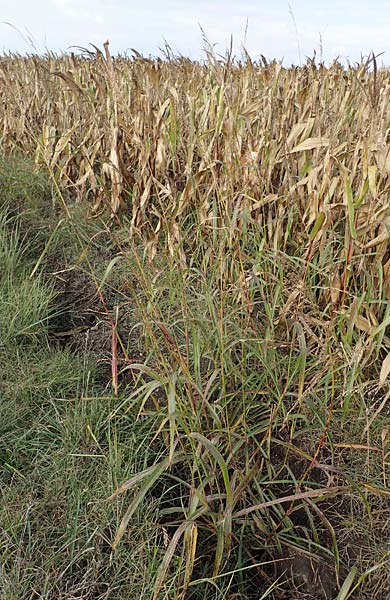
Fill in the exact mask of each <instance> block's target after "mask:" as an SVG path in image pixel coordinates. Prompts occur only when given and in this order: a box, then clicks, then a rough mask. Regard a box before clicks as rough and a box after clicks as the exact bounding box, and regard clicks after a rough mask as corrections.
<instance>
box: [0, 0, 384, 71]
mask: <svg viewBox="0 0 390 600" xmlns="http://www.w3.org/2000/svg"><path fill="white" fill-rule="evenodd" d="M290 2H291V4H292V14H293V17H294V20H295V23H296V28H297V30H296V28H295V25H294V21H293V17H292V15H291V13H290V11H289V4H288V0H273V1H272V2H270V1H269V0H242V1H241V2H237V0H185V1H182V0H181V1H179V0H165V1H164V3H162V2H161V0H159V1H157V0H143V2H141V3H140V2H139V1H138V0H35V1H34V2H31V0H17V1H16V0H0V21H9V22H11V23H13V24H14V25H15V26H16V27H18V28H19V29H20V30H21V31H22V32H23V31H25V30H26V28H27V29H28V30H29V31H31V33H32V35H33V37H34V39H35V40H36V42H37V46H38V48H40V49H42V50H44V49H45V46H47V47H48V48H49V49H52V50H55V51H58V50H59V49H66V48H68V47H69V46H71V45H80V46H87V45H88V43H89V42H92V43H94V44H96V45H102V44H103V43H104V41H105V40H106V39H107V38H108V39H109V40H110V42H111V49H112V51H113V52H124V51H126V49H127V48H129V47H134V48H137V49H138V50H139V51H141V52H143V53H144V54H158V53H159V47H161V46H162V45H163V43H164V40H165V39H166V40H167V41H168V42H169V43H170V45H171V46H172V47H173V48H174V49H176V50H178V51H179V52H181V53H183V54H189V55H190V56H191V57H192V58H197V57H200V56H202V46H203V38H202V33H201V30H200V27H199V24H200V25H201V26H202V28H203V29H204V31H205V33H206V35H207V36H208V38H209V40H210V42H211V43H216V44H217V51H218V52H220V53H223V52H224V51H225V49H226V48H227V47H228V46H229V44H230V36H231V35H233V38H234V47H235V51H236V53H239V52H240V51H241V47H242V43H243V42H244V39H245V30H246V20H247V18H248V31H247V36H246V47H247V49H248V50H249V52H250V53H251V54H253V55H254V56H255V57H258V56H259V54H260V53H262V54H264V55H266V56H267V57H269V58H273V57H276V58H279V59H280V58H282V57H284V58H285V64H290V63H291V62H295V63H297V62H298V60H299V51H298V45H299V47H300V52H301V56H302V59H303V60H304V59H305V56H312V55H313V51H314V50H315V49H317V51H318V50H319V47H320V36H321V37H322V46H323V50H324V58H325V59H326V60H330V59H332V58H333V57H334V55H336V54H340V53H342V54H345V55H347V56H348V57H349V58H350V59H351V60H358V59H359V57H360V54H361V52H363V53H368V52H369V51H370V50H371V49H373V50H374V51H376V52H380V51H382V50H390V40H389V37H388V31H389V29H390V14H389V15H388V11H386V7H388V2H385V1H384V0H382V1H381V0H377V2H376V4H375V5H376V7H377V10H376V11H374V10H373V7H372V3H371V5H370V4H367V3H366V2H363V0H345V1H344V2H341V1H339V0H328V3H327V5H326V7H325V5H324V4H323V3H321V4H320V3H317V2H315V1H314V2H313V1H309V0H290ZM0 31H1V40H2V41H1V44H2V46H3V48H4V49H11V50H18V51H22V52H23V51H26V50H30V51H31V47H30V48H29V47H28V43H26V42H25V41H23V39H22V38H21V36H20V35H18V34H17V33H16V32H15V31H14V30H12V29H10V28H9V27H8V28H7V27H6V26H4V25H3V26H2V28H1V29H0Z"/></svg>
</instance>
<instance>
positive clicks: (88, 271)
mask: <svg viewBox="0 0 390 600" xmlns="http://www.w3.org/2000/svg"><path fill="white" fill-rule="evenodd" d="M26 173H28V175H26ZM1 181H5V185H4V186H2V187H1V190H2V191H1V198H0V204H1V205H2V210H1V216H0V258H1V260H2V264H3V265H4V268H3V269H2V271H1V276H0V309H1V310H0V334H1V347H0V359H1V360H0V364H1V380H0V391H1V397H2V402H1V405H0V461H1V462H0V465H1V471H0V477H1V484H2V485H1V494H2V498H1V507H0V523H1V528H0V548H1V550H0V552H1V557H0V565H1V567H0V589H1V590H2V593H3V596H4V598H5V599H6V600H8V599H12V600H13V599H15V600H16V599H18V600H19V599H22V600H24V599H26V600H27V599H30V598H45V599H46V598H47V599H49V598H50V599H52V598H53V599H61V598H63V599H64V600H65V599H68V598H88V599H89V598H93V599H94V600H95V599H103V598H107V599H110V600H111V599H118V600H119V599H120V598H129V599H130V598H141V597H142V598H149V599H150V600H152V599H153V598H155V599H156V600H157V599H158V600H161V599H166V600H168V599H169V600H171V599H178V600H179V599H181V598H186V599H187V598H188V599H190V600H195V599H196V600H198V599H203V600H205V599H206V598H207V599H210V598H213V599H215V600H222V599H225V598H226V599H228V598H229V599H230V598H235V599H239V598H241V599H242V600H243V599H256V600H259V599H260V598H269V599H275V600H279V599H280V598H291V597H294V598H296V599H298V598H310V597H316V598H332V599H333V598H337V600H346V599H347V598H351V599H359V600H363V599H368V598H377V599H378V600H380V599H381V598H385V597H386V596H385V595H384V594H386V590H387V589H388V585H389V580H388V576H387V573H388V561H389V551H390V548H389V542H388V540H389V535H388V533H389V496H388V489H387V480H386V479H385V480H384V478H385V477H386V476H387V477H388V457H387V458H386V455H385V452H386V449H388V445H386V444H388V439H387V438H386V435H385V434H384V432H385V431H386V428H387V427H388V411H387V412H386V410H387V409H386V401H385V400H384V398H385V394H386V393H387V392H388V384H387V383H385V385H384V386H383V387H380V386H378V380H379V371H380V365H381V362H382V360H383V358H384V357H382V355H383V352H384V346H383V344H382V343H381V341H380V340H379V339H378V338H375V339H374V340H371V339H369V336H368V335H364V334H362V332H361V331H360V330H359V329H358V328H357V327H355V325H354V324H353V322H352V324H351V319H352V318H351V311H352V310H353V306H354V305H353V302H352V300H353V299H351V304H352V308H351V306H350V304H348V309H347V310H346V311H344V312H343V311H339V312H338V313H337V312H336V313H335V312H334V311H333V312H332V308H331V306H330V304H329V305H324V304H321V303H320V302H319V300H318V298H319V297H320V296H321V294H320V289H321V288H322V286H323V278H324V277H325V275H324V272H325V271H326V269H327V268H328V267H327V265H328V262H327V257H328V256H331V255H332V254H331V249H330V248H324V249H323V252H322V253H321V254H320V256H319V258H318V259H317V258H316V259H313V260H312V261H311V262H309V263H308V264H307V265H306V263H305V260H304V256H303V252H302V249H301V248H300V247H299V245H297V244H296V243H295V242H294V239H293V232H291V231H289V232H288V233H287V234H286V236H287V237H286V239H285V240H284V243H283V244H281V246H280V247H273V248H270V247H267V245H266V244H265V243H264V236H263V235H262V231H261V229H257V230H256V229H255V228H250V227H248V228H247V229H245V228H244V229H243V230H242V231H241V233H240V234H238V233H237V235H236V236H235V237H233V238H232V237H231V235H230V233H229V231H230V230H229V228H228V227H226V228H223V227H221V228H220V229H219V230H218V231H217V232H214V233H213V236H214V237H213V238H212V239H210V236H209V233H208V231H207V230H202V229H201V228H200V227H199V224H198V223H197V215H196V214H194V215H189V218H188V224H187V225H188V227H187V231H186V243H187V244H188V247H189V248H192V253H189V256H190V259H189V260H188V264H187V266H186V268H183V266H182V268H179V264H180V260H179V257H177V256H175V255H174V253H173V256H172V255H170V254H168V253H167V252H166V251H164V250H163V249H161V252H158V253H157V256H156V259H155V261H154V262H153V264H149V263H148V262H147V260H146V259H145V258H144V252H143V248H142V247H138V246H136V245H135V243H134V242H133V241H132V240H129V239H128V226H127V224H126V221H125V220H124V221H123V222H122V223H120V224H119V223H117V224H115V225H114V224H112V223H111V224H110V226H108V225H107V223H109V221H108V219H107V222H106V223H105V222H104V221H103V217H102V218H101V219H100V220H99V219H89V218H88V215H87V214H86V213H85V211H84V209H82V208H81V207H80V205H72V203H71V202H69V201H67V202H68V205H67V206H68V215H64V214H63V213H62V212H61V211H60V206H61V202H62V201H64V202H65V199H62V201H61V202H60V200H61V199H59V198H58V197H56V196H53V193H52V191H51V189H50V186H49V184H48V182H47V179H46V178H45V176H44V175H42V173H37V174H34V172H33V171H32V169H31V166H30V165H29V164H28V162H26V161H24V162H23V161H22V160H21V159H19V160H18V161H16V162H10V161H8V162H4V163H3V164H2V165H1V168H0V183H1ZM27 181H28V182H29V184H28V185H27V183H25V182H27ZM7 182H9V183H7ZM30 196H31V197H30ZM48 207H50V209H49V208H48ZM40 215H42V218H44V223H45V227H42V226H36V223H38V222H39V223H42V220H40V219H39V216H40ZM59 267H60V268H59ZM99 284H100V286H99ZM66 290H68V296H69V297H67V300H66V299H64V297H66V293H65V292H66ZM69 290H70V291H69ZM72 290H73V291H72ZM359 302H360V304H362V303H363V300H362V298H358V299H357V300H355V304H356V303H359ZM365 302H368V303H369V302H381V303H383V312H384V314H385V311H386V303H385V301H384V300H382V298H381V296H380V294H379V293H374V291H373V290H370V289H368V290H366V291H365ZM113 323H116V333H117V338H118V341H117V354H118V370H119V374H118V385H119V393H118V395H117V396H115V395H114V394H113V391H112V386H111V366H112V360H113V359H112V345H111V344H112V325H113ZM65 330H66V331H65ZM76 330H77V332H76ZM79 330H80V332H79ZM64 331H65V332H66V333H67V334H68V333H69V332H70V334H71V335H70V337H69V338H68V337H61V335H60V334H61V332H64ZM72 332H73V333H72ZM362 347H364V348H368V349H369V352H368V351H367V352H366V353H364V356H363V355H362V354H361V353H360V354H359V351H360V350H359V349H361V348H362ZM387 451H388V450H387ZM126 482H127V483H126ZM123 483H125V485H124V487H123V488H121V485H122V484H123ZM329 488H334V493H327V491H326V489H329ZM324 490H325V491H324ZM295 494H297V496H296V498H295V501H294V502H292V501H291V500H290V501H288V502H284V501H281V499H282V497H283V496H291V495H293V496H294V495H295ZM110 496H112V497H111V498H110ZM256 507H257V508H256ZM278 565H279V566H278ZM313 569H314V571H316V570H319V571H320V575H319V576H317V578H316V576H314V574H313ZM355 569H356V574H355ZM291 571H292V572H291ZM284 572H287V580H288V581H287V583H286V582H285V581H284V579H283V573H284ZM354 588H356V589H354ZM324 589H325V591H324ZM326 590H327V591H326ZM291 594H293V595H291Z"/></svg>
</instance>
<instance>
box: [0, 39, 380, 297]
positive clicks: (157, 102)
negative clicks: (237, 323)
mask: <svg viewBox="0 0 390 600" xmlns="http://www.w3.org/2000/svg"><path fill="white" fill-rule="evenodd" d="M372 66H374V68H373V69H372V68H370V67H372ZM0 83H1V86H2V101H1V102H2V106H1V112H0V131H1V138H0V139H1V147H2V149H3V150H4V151H10V150H11V151H12V150H15V149H18V150H21V151H23V152H26V153H29V154H30V155H31V154H33V155H34V156H35V160H36V162H37V163H43V164H44V165H46V166H47V167H48V168H49V169H50V172H51V173H53V174H54V175H55V176H56V178H58V180H59V182H60V184H61V186H63V187H65V188H68V189H69V190H71V192H72V194H74V195H77V197H78V198H80V199H81V200H83V201H88V202H90V203H91V205H92V206H93V209H94V210H95V211H98V210H99V207H100V206H101V205H102V204H105V205H109V207H110V210H111V212H112V213H113V214H116V213H118V212H119V211H122V212H124V213H126V214H127V215H128V216H129V217H130V220H131V228H132V232H133V233H135V234H141V235H142V236H144V237H145V238H146V239H147V240H148V242H149V251H150V253H151V254H152V255H153V254H154V253H155V251H156V248H157V241H158V238H159V236H160V235H161V232H162V231H165V232H166V233H167V239H168V240H169V241H170V243H171V244H172V245H175V246H176V247H178V248H180V250H181V251H182V253H183V254H184V252H183V248H182V228H183V221H184V220H185V219H186V215H187V214H188V212H189V211H194V210H195V211H197V214H198V215H199V219H200V225H201V226H202V227H203V228H205V229H210V230H211V229H212V226H213V224H214V225H217V224H218V226H219V227H226V228H228V229H229V230H230V231H232V229H234V228H235V227H240V223H242V222H243V220H245V221H246V222H248V223H249V224H250V225H251V226H253V227H262V226H264V225H266V229H265V235H266V237H267V242H268V243H269V244H270V245H271V246H272V244H274V243H276V241H277V242H278V243H279V242H280V241H281V240H283V239H284V236H285V231H286V227H290V228H293V229H294V232H295V235H296V239H297V242H300V243H302V244H306V243H308V242H310V241H311V242H314V243H312V248H311V253H313V252H315V251H318V250H320V248H321V246H322V245H324V243H325V242H326V240H327V238H328V237H329V236H330V235H331V231H332V226H333V224H334V223H335V222H338V223H339V224H340V226H341V227H342V228H343V230H344V234H345V247H344V248H339V249H337V250H336V256H335V257H334V261H333V262H334V263H335V264H336V263H338V262H339V261H338V259H339V258H340V257H343V262H344V265H342V268H340V266H339V267H338V268H337V269H335V270H333V272H332V273H329V277H330V279H331V280H332V281H334V282H337V281H339V280H340V279H342V276H343V271H345V268H346V267H348V266H349V264H350V263H351V261H352V260H353V259H352V257H353V255H354V254H356V253H358V254H359V255H361V254H363V255H364V256H366V255H367V254H369V253H370V252H371V251H372V249H373V248H377V249H379V250H380V255H381V256H380V258H381V260H380V261H379V263H380V265H381V269H382V273H383V277H384V279H386V276H387V275H388V273H389V269H390V262H389V260H388V256H387V239H388V227H389V224H390V220H389V219H390V215H389V207H388V202H387V197H386V193H387V186H388V176H389V173H390V158H389V155H388V146H387V142H388V136H389V125H390V103H389V98H390V80H389V76H388V72H387V71H386V70H378V69H377V68H376V63H375V58H373V59H371V60H369V61H367V62H366V63H364V64H361V65H358V66H356V67H349V68H348V69H345V68H344V67H343V66H342V65H340V64H339V63H338V62H334V63H333V64H332V65H331V66H330V67H329V68H326V67H325V66H323V65H320V66H317V65H316V64H315V63H314V61H311V60H309V61H308V63H307V64H306V65H305V66H303V67H300V68H296V67H295V68H291V69H286V68H283V67H282V66H281V64H279V63H277V62H276V61H274V62H272V63H267V61H266V60H265V59H263V62H262V63H261V64H258V63H254V62H252V61H251V59H250V58H249V56H247V57H246V60H245V61H242V62H238V61H234V60H232V58H231V57H230V56H227V58H226V59H225V60H217V59H216V57H215V56H214V55H213V53H212V52H211V51H210V52H208V53H207V64H201V63H196V62H191V61H189V60H187V59H184V58H175V57H171V59H170V60H168V61H161V60H158V59H157V60H150V59H146V58H143V57H141V56H140V55H138V54H136V55H135V57H134V59H132V60H130V59H126V58H123V57H116V58H114V57H111V56H110V53H109V48H108V44H106V45H105V53H102V52H101V51H99V50H98V49H96V52H94V53H88V54H86V53H84V55H83V56H76V55H74V54H72V55H69V56H68V55H66V56H60V57H57V56H55V55H48V56H46V57H44V58H41V57H37V56H30V57H28V58H25V57H19V56H15V55H9V56H5V57H2V58H1V61H0ZM292 206H293V207H294V214H291V207H292ZM183 258H184V257H183ZM362 260H363V261H364V260H366V258H364V259H363V258H360V259H359V264H360V270H361V265H362ZM339 283H340V281H339ZM341 283H342V282H341ZM336 287H337V285H336ZM334 295H336V294H334Z"/></svg>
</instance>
